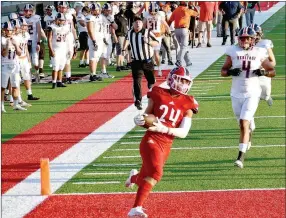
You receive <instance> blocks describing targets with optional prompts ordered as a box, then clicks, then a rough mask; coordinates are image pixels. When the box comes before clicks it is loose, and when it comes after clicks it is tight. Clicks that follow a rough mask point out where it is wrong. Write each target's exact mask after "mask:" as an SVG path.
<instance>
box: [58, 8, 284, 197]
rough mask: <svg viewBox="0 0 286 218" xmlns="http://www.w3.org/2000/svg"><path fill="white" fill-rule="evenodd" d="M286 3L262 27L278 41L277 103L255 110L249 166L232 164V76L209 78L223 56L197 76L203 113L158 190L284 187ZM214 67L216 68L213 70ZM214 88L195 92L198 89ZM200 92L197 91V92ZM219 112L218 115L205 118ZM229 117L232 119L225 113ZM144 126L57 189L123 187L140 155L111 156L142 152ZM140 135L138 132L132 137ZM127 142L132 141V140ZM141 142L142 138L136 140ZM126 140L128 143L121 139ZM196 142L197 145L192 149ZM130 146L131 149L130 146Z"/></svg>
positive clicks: (235, 134) (234, 153) (115, 189)
mask: <svg viewBox="0 0 286 218" xmlns="http://www.w3.org/2000/svg"><path fill="white" fill-rule="evenodd" d="M284 11H285V7H284V8H282V9H281V10H280V11H279V12H277V13H276V14H275V15H274V16H272V17H271V18H270V19H269V20H268V21H267V22H265V23H264V24H263V25H262V27H263V28H264V29H265V31H264V34H265V35H264V37H265V38H267V39H271V40H272V41H273V44H274V46H275V47H274V54H275V55H276V60H277V67H276V70H277V76H276V78H274V79H273V81H272V95H273V99H274V104H273V106H272V107H269V106H268V105H267V104H266V102H264V101H261V102H260V105H259V108H258V110H257V112H256V115H255V116H256V117H258V118H257V119H256V120H255V122H256V130H255V133H254V136H253V139H252V144H253V147H252V148H251V150H250V151H249V152H248V153H247V154H246V160H245V168H244V169H238V168H236V167H234V166H233V161H234V160H235V159H236V157H237V152H238V138H239V129H238V125H237V122H236V120H235V119H234V115H233V112H232V107H231V100H230V97H229V92H230V86H231V78H226V79H224V78H214V79H210V78H208V77H206V76H204V75H208V74H209V75H213V72H211V71H212V70H217V75H218V76H219V75H220V69H221V66H222V61H223V60H224V57H222V58H220V59H219V60H218V61H217V62H216V63H214V64H213V65H212V66H211V67H210V68H209V69H207V70H206V71H205V72H204V73H203V74H201V75H200V76H199V77H198V78H196V79H195V81H194V85H193V87H192V90H191V92H190V93H191V94H193V95H194V96H195V97H196V99H197V100H198V102H199V104H200V109H199V111H200V112H199V114H198V115H196V116H195V119H194V120H193V124H192V128H191V131H190V133H189V135H188V136H187V137H186V138H185V139H176V140H175V142H174V144H173V148H180V149H178V150H172V152H171V155H170V158H169V160H168V161H167V164H166V166H165V170H164V176H163V178H162V181H161V182H160V183H159V184H158V185H157V186H156V187H155V191H172V190H210V189H243V188H282V187H285V146H284V145H285V19H284V15H285V14H284V13H285V12H284ZM211 73H212V74H211ZM211 82H212V83H214V82H216V83H218V84H209V86H214V87H213V88H211V89H209V90H207V89H205V91H204V92H207V94H206V95H202V94H201V95H200V94H195V89H204V87H205V86H208V83H211ZM197 93H198V92H197ZM202 118H218V119H202ZM220 118H227V119H220ZM138 130H142V128H139V127H138V128H135V129H133V130H132V131H131V132H129V133H128V134H126V135H125V137H124V138H122V139H121V140H120V141H119V142H118V143H116V144H115V145H114V146H112V147H111V148H110V149H109V150H108V151H106V152H105V153H104V154H103V155H101V156H100V158H98V159H97V160H95V161H94V162H93V163H91V164H90V165H88V166H87V167H85V168H84V169H83V170H82V171H81V172H79V173H78V174H77V175H75V176H74V177H73V178H72V179H71V180H70V181H69V182H67V183H66V184H65V185H63V186H62V187H61V188H60V189H59V190H58V193H71V192H73V193H76V192H80V193H85V192H93V193H94V192H124V191H128V190H126V189H124V187H123V186H124V181H125V179H126V178H127V176H128V173H129V171H130V169H132V168H137V169H139V168H140V163H141V161H140V157H135V158H125V159H112V158H108V159H107V158H104V157H112V156H121V155H122V156H129V155H130V156H138V155H139V152H138V145H139V142H140V139H141V137H140V136H142V135H143V132H142V131H138ZM130 136H133V137H134V136H138V137H137V138H129V137H130ZM128 142H129V143H130V144H128ZM136 142H137V143H136ZM122 143H123V144H122ZM191 148H193V149H191ZM125 149H128V150H125ZM102 164H138V165H135V166H108V165H107V166H105V167H103V166H102ZM100 172H105V173H106V172H110V173H111V172H117V173H122V174H120V175H91V174H88V173H100ZM97 181H120V182H121V183H120V184H114V185H112V184H109V185H83V184H73V183H75V182H97Z"/></svg>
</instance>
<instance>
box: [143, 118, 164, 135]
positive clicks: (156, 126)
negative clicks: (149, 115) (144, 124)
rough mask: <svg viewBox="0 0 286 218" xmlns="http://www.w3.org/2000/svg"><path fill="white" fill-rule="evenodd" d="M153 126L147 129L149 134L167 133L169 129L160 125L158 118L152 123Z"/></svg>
mask: <svg viewBox="0 0 286 218" xmlns="http://www.w3.org/2000/svg"><path fill="white" fill-rule="evenodd" d="M153 125H154V126H151V127H149V128H148V130H149V131H151V132H160V133H168V130H169V128H168V127H167V126H165V125H164V124H162V123H161V121H160V120H159V118H158V117H157V122H153Z"/></svg>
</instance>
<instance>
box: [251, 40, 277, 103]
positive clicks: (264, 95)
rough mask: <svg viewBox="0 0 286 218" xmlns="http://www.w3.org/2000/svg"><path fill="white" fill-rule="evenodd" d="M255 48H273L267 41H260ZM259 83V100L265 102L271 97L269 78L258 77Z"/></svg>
mask: <svg viewBox="0 0 286 218" xmlns="http://www.w3.org/2000/svg"><path fill="white" fill-rule="evenodd" d="M255 46H256V47H260V48H266V49H267V50H268V49H269V48H271V49H272V48H273V47H274V46H273V43H272V41H271V40H268V39H263V40H260V41H259V42H258V43H257V44H256V45H255ZM259 82H260V86H261V90H262V91H261V96H260V99H262V100H266V101H267V100H268V99H269V98H270V97H271V78H270V77H267V76H260V77H259Z"/></svg>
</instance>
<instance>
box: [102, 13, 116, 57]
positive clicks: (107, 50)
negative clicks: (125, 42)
mask: <svg viewBox="0 0 286 218" xmlns="http://www.w3.org/2000/svg"><path fill="white" fill-rule="evenodd" d="M112 20H114V18H113V19H112ZM110 25H111V23H110V22H109V20H108V17H106V16H104V15H102V29H103V35H104V39H105V40H106V42H107V43H108V45H106V44H105V43H103V52H102V55H101V57H102V58H105V59H108V58H109V57H110V54H111V52H112V40H111V32H110Z"/></svg>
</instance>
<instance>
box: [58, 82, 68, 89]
mask: <svg viewBox="0 0 286 218" xmlns="http://www.w3.org/2000/svg"><path fill="white" fill-rule="evenodd" d="M57 87H61V88H65V87H67V86H66V85H64V84H63V83H62V82H57Z"/></svg>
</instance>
